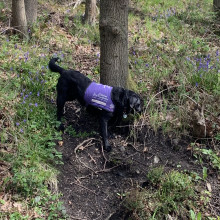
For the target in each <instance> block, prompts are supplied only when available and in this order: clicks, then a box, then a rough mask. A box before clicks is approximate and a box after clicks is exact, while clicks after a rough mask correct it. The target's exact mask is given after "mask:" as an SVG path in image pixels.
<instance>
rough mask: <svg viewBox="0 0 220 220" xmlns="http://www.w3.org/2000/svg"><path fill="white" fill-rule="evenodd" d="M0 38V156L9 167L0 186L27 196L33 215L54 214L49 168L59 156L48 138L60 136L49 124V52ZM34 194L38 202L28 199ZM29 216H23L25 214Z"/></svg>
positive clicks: (52, 84) (51, 83)
mask: <svg viewBox="0 0 220 220" xmlns="http://www.w3.org/2000/svg"><path fill="white" fill-rule="evenodd" d="M0 38H1V45H0V48H1V53H0V57H1V69H0V72H1V82H0V94H1V95H0V103H1V106H0V113H1V117H2V119H3V121H4V122H3V124H2V125H3V127H1V128H2V129H0V137H1V144H2V146H4V147H5V151H4V152H2V151H1V152H0V156H1V157H0V158H1V161H5V162H9V163H10V167H11V169H10V175H8V176H6V177H5V179H4V182H3V184H2V186H1V188H0V189H1V190H2V191H5V192H7V193H12V194H16V195H17V198H16V201H19V202H20V203H25V202H23V201H24V200H25V199H27V198H28V200H29V203H30V204H28V209H29V210H30V212H35V210H38V211H40V213H41V214H40V215H39V216H47V217H48V219H53V216H56V215H57V216H60V218H62V212H60V210H59V207H58V206H60V207H61V206H62V205H61V204H60V202H59V201H58V197H59V196H58V194H57V174H58V172H57V170H56V168H55V165H56V164H58V163H61V158H62V155H61V154H60V153H59V152H58V151H57V150H56V149H55V148H54V146H55V145H56V144H55V142H54V141H55V140H59V139H61V134H60V133H58V132H57V131H56V130H55V129H54V127H55V124H56V118H55V108H54V104H52V103H51V99H54V95H55V94H54V91H55V88H54V87H55V81H54V80H52V78H53V79H54V76H53V75H52V73H49V71H48V69H47V63H48V56H49V54H48V53H47V55H43V54H46V51H45V49H42V48H39V47H38V46H37V45H34V44H33V45H31V44H30V43H27V42H21V41H20V40H18V39H17V38H16V37H10V38H8V37H6V36H0ZM51 77H52V78H51ZM12 152H13V153H12ZM35 198H40V201H41V202H31V201H32V200H33V201H34V200H35ZM12 200H13V198H12ZM4 202H5V203H7V202H8V201H7V200H6V201H4V200H3V203H4ZM26 203H27V202H26ZM26 205H27V204H26ZM60 213H61V214H60ZM8 214H9V215H10V216H11V219H25V217H24V216H23V217H19V216H21V214H19V213H17V212H16V211H8V213H7V211H6V213H2V214H0V216H1V217H3V216H5V215H8ZM31 214H32V213H31ZM30 217H31V216H30V214H27V215H26V218H27V219H29V218H30Z"/></svg>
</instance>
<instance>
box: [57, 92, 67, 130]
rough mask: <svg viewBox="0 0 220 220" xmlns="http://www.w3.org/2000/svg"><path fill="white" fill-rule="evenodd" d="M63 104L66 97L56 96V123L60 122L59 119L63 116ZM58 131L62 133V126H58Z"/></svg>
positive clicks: (62, 95)
mask: <svg viewBox="0 0 220 220" xmlns="http://www.w3.org/2000/svg"><path fill="white" fill-rule="evenodd" d="M65 102H66V97H65V95H64V94H58V95H57V121H60V122H61V118H62V116H63V114H64V105H65ZM58 130H59V131H64V125H63V124H62V122H61V124H60V126H59V128H58Z"/></svg>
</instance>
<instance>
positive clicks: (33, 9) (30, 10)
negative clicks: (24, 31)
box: [24, 0, 37, 25]
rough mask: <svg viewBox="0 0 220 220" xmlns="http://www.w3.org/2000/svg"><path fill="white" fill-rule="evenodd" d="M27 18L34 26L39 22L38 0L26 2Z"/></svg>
mask: <svg viewBox="0 0 220 220" xmlns="http://www.w3.org/2000/svg"><path fill="white" fill-rule="evenodd" d="M24 3H25V11H26V18H27V23H28V24H30V25H31V24H33V23H34V22H36V20H37V0H24Z"/></svg>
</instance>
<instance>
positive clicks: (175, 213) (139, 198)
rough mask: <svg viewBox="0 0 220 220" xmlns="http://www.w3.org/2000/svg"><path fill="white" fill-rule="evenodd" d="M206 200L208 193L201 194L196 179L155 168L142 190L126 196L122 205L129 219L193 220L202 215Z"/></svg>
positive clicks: (208, 197)
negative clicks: (128, 213) (173, 219)
mask: <svg viewBox="0 0 220 220" xmlns="http://www.w3.org/2000/svg"><path fill="white" fill-rule="evenodd" d="M209 200H210V192H208V191H202V189H201V188H200V186H199V182H198V181H197V180H196V178H195V175H190V174H186V173H184V172H178V171H175V170H172V171H169V172H164V168H163V167H158V168H153V169H152V170H150V171H149V172H148V174H147V178H146V182H145V187H144V188H141V189H137V190H134V191H131V192H130V193H129V194H128V195H127V197H126V199H125V204H124V205H125V207H126V209H127V210H128V211H129V212H130V213H131V215H130V216H131V219H139V220H142V219H143V220H144V219H169V218H175V219H179V218H180V219H192V216H193V214H194V216H200V215H202V214H201V213H203V212H204V210H206V209H205V206H206V205H207V203H208V202H209ZM198 210H199V211H198ZM203 217H205V216H203ZM195 219H198V218H195ZM210 219H211V218H210Z"/></svg>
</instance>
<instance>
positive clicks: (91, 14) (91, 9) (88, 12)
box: [84, 0, 96, 25]
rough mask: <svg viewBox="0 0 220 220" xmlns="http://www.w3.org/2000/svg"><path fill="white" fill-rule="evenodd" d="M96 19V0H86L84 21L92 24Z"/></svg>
mask: <svg viewBox="0 0 220 220" xmlns="http://www.w3.org/2000/svg"><path fill="white" fill-rule="evenodd" d="M95 21H96V0H86V8H85V17H84V22H85V23H88V24H90V25H93V24H95Z"/></svg>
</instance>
